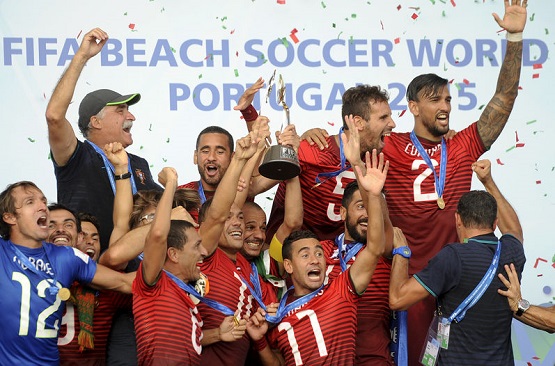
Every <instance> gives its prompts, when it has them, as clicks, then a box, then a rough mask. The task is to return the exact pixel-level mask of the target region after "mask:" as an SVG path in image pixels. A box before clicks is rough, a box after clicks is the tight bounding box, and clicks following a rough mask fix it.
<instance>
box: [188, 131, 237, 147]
mask: <svg viewBox="0 0 555 366" xmlns="http://www.w3.org/2000/svg"><path fill="white" fill-rule="evenodd" d="M207 133H219V134H222V135H225V136H227V141H228V144H229V152H233V148H234V145H233V136H231V134H230V133H229V131H228V130H226V129H225V128H221V127H220V126H208V127H206V128H205V129H204V130H202V131H200V133H199V134H198V136H197V143H196V145H195V146H196V147H195V150H198V145H199V143H200V137H201V136H202V135H206V134H207Z"/></svg>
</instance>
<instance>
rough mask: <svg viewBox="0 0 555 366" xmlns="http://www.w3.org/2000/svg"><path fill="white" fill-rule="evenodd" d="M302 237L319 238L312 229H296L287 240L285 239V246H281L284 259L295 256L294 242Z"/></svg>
mask: <svg viewBox="0 0 555 366" xmlns="http://www.w3.org/2000/svg"><path fill="white" fill-rule="evenodd" d="M301 239H316V240H318V241H320V239H318V237H317V236H316V234H314V233H313V232H312V231H310V230H296V231H293V232H292V233H291V234H289V236H288V237H287V238H285V240H284V241H283V246H282V248H281V255H282V257H283V259H289V260H291V259H292V258H293V243H294V242H296V241H298V240H301Z"/></svg>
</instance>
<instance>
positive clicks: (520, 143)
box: [515, 142, 525, 147]
mask: <svg viewBox="0 0 555 366" xmlns="http://www.w3.org/2000/svg"><path fill="white" fill-rule="evenodd" d="M524 145H525V144H524V142H519V143H518V144H516V145H515V147H524Z"/></svg>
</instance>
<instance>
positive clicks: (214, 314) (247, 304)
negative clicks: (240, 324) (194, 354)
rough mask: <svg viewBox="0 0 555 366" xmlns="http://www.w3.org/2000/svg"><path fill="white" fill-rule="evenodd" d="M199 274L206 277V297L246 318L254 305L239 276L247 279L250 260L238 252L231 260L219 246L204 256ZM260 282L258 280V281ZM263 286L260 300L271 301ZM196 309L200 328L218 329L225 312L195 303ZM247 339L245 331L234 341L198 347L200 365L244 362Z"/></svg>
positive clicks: (252, 311)
mask: <svg viewBox="0 0 555 366" xmlns="http://www.w3.org/2000/svg"><path fill="white" fill-rule="evenodd" d="M201 270H202V273H203V274H205V275H206V276H207V277H208V283H209V286H210V288H209V291H208V294H206V297H207V298H209V299H212V300H216V301H217V302H219V303H220V304H222V305H225V306H227V307H228V308H229V309H230V310H232V311H234V312H237V311H239V316H240V317H241V318H243V317H244V316H245V315H246V316H248V317H250V316H251V315H252V314H253V313H254V311H256V309H258V305H257V303H256V301H255V300H254V299H253V297H252V295H251V293H250V291H249V290H248V288H247V286H246V285H245V284H244V283H243V281H242V280H241V278H244V279H246V280H247V281H249V284H250V280H249V279H250V275H251V273H252V270H251V266H250V263H249V262H248V261H247V260H246V259H245V258H244V257H243V256H242V255H241V254H239V253H237V260H236V262H233V261H232V260H231V259H230V258H229V257H228V256H227V255H226V254H225V253H224V252H223V251H222V250H221V249H219V248H218V249H216V251H214V254H212V255H211V256H210V257H208V258H205V259H204V260H203V262H202V265H201ZM261 282H262V281H261ZM267 289H268V287H267V286H264V285H263V286H262V293H263V299H264V303H269V302H275V301H276V299H275V296H273V297H272V296H271V294H270V293H269V292H268V291H266V290H267ZM198 309H199V312H200V314H201V316H202V320H203V321H204V326H203V329H214V328H219V326H220V324H221V323H222V321H223V320H224V318H225V315H224V314H223V313H222V312H220V311H218V310H215V309H212V308H211V307H209V306H208V305H205V304H203V303H199V304H198ZM249 345H250V338H249V337H248V335H247V333H246V332H245V335H244V336H243V338H241V339H240V340H238V341H235V342H216V343H213V344H211V345H208V346H206V347H204V348H203V350H202V360H201V363H202V364H203V365H209V366H211V365H244V363H245V359H246V357H247V352H248V350H249Z"/></svg>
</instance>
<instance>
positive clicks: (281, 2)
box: [277, 0, 285, 5]
mask: <svg viewBox="0 0 555 366" xmlns="http://www.w3.org/2000/svg"><path fill="white" fill-rule="evenodd" d="M277 3H278V4H280V5H285V0H277Z"/></svg>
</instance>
